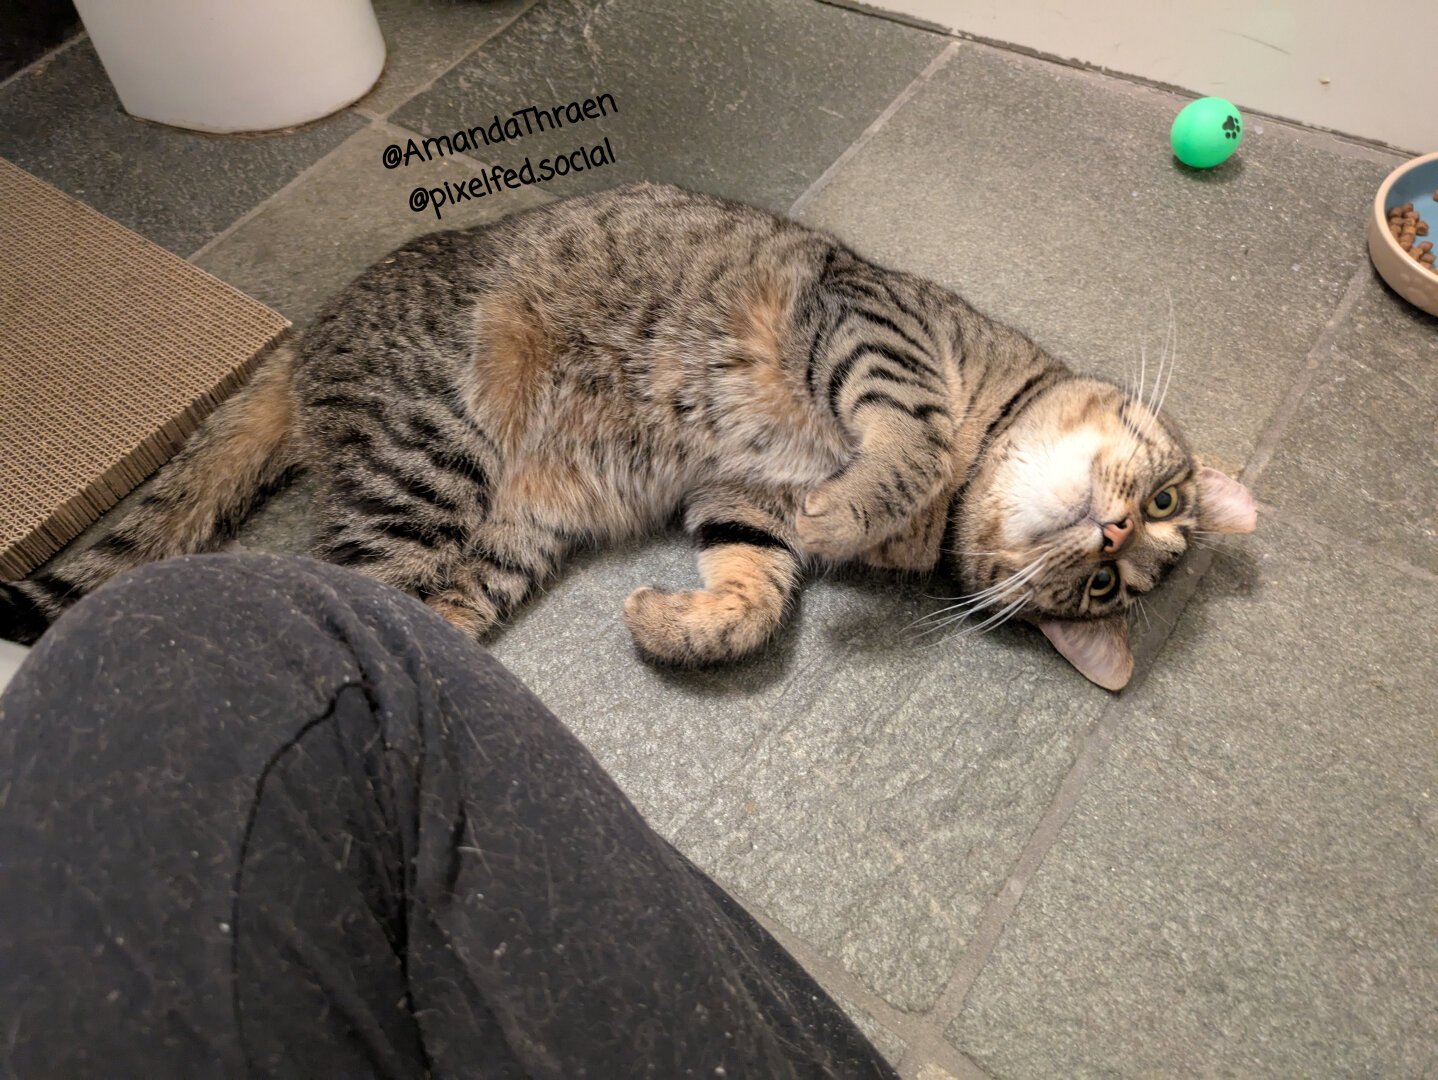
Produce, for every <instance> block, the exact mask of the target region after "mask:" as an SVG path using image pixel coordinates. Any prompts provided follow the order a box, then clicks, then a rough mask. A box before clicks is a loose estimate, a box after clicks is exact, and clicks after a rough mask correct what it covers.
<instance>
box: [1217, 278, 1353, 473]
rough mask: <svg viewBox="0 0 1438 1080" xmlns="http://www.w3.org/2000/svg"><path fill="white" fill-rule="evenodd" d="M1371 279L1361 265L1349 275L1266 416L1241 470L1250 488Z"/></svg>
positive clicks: (1279, 440) (1266, 463)
mask: <svg viewBox="0 0 1438 1080" xmlns="http://www.w3.org/2000/svg"><path fill="white" fill-rule="evenodd" d="M1372 278H1373V271H1372V270H1371V269H1370V268H1369V266H1368V265H1367V264H1366V263H1365V264H1363V265H1362V266H1360V267H1359V268H1358V269H1357V270H1355V271H1354V272H1353V276H1352V277H1351V278H1350V279H1349V280H1348V287H1347V288H1346V289H1345V290H1344V292H1343V296H1342V297H1340V298H1339V301H1338V306H1337V307H1335V308H1334V309H1333V314H1332V315H1330V316H1329V317H1328V321H1327V322H1325V323H1324V324H1323V331H1322V332H1321V333H1320V334H1319V335H1318V340H1317V341H1315V342H1314V343H1313V347H1312V348H1311V349H1309V350H1308V355H1307V357H1305V359H1304V364H1303V367H1302V369H1300V371H1299V372H1298V376H1297V378H1295V379H1294V380H1293V383H1292V384H1291V385H1290V386H1289V388H1288V393H1287V394H1285V395H1284V398H1283V401H1282V402H1280V403H1279V406H1278V408H1277V409H1275V410H1274V412H1273V415H1272V416H1270V417H1269V421H1268V424H1267V426H1266V427H1265V428H1264V430H1263V433H1262V434H1261V435H1259V437H1258V442H1257V443H1256V444H1255V445H1254V447H1253V453H1252V454H1250V455H1249V458H1248V464H1247V465H1245V466H1244V467H1243V476H1242V479H1243V480H1244V481H1246V482H1247V483H1248V484H1250V485H1252V483H1253V480H1254V478H1255V477H1257V476H1258V474H1259V473H1261V472H1262V471H1263V470H1264V468H1265V467H1266V466H1267V465H1268V463H1269V462H1270V461H1271V460H1273V454H1274V451H1275V450H1277V449H1278V444H1279V443H1280V442H1281V441H1282V440H1283V436H1284V435H1286V434H1288V427H1289V425H1290V424H1291V423H1292V422H1293V417H1294V415H1295V414H1296V413H1297V412H1298V407H1299V405H1301V404H1302V403H1303V398H1304V396H1305V395H1306V394H1307V393H1308V390H1309V388H1310V387H1311V386H1312V385H1313V380H1314V378H1316V373H1317V371H1318V369H1319V368H1320V367H1321V366H1322V364H1323V358H1324V357H1325V356H1326V355H1328V354H1329V353H1331V352H1332V351H1333V343H1334V341H1335V340H1336V339H1337V337H1338V329H1339V327H1340V326H1342V324H1343V323H1344V322H1345V321H1346V320H1347V318H1348V316H1349V315H1351V314H1352V313H1353V309H1354V308H1355V307H1357V306H1358V300H1359V298H1360V297H1361V296H1362V294H1363V289H1364V287H1365V286H1366V285H1367V284H1368V283H1369V282H1370V281H1371V280H1372Z"/></svg>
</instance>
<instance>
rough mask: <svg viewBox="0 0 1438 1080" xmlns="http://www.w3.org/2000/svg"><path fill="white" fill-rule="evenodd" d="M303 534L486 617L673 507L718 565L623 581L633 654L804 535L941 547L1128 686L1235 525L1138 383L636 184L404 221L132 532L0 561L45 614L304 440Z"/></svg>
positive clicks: (764, 616) (744, 600)
mask: <svg viewBox="0 0 1438 1080" xmlns="http://www.w3.org/2000/svg"><path fill="white" fill-rule="evenodd" d="M297 467H303V468H305V469H308V470H309V471H311V472H312V473H314V474H316V475H317V477H318V480H319V483H320V494H319V497H318V532H317V540H316V549H315V550H316V554H317V555H318V556H319V557H321V558H324V559H327V560H329V561H331V562H335V563H339V564H342V565H345V566H351V567H354V568H356V569H358V570H361V571H363V572H364V573H366V574H369V575H371V576H373V577H375V578H378V579H379V580H381V581H384V582H388V583H389V584H391V585H394V586H396V587H398V588H400V589H404V590H407V591H408V592H410V593H412V594H413V595H415V596H417V597H419V598H421V599H422V600H423V601H424V602H425V603H427V604H428V605H430V607H432V608H433V609H434V610H435V611H436V612H438V613H439V614H440V615H442V616H443V617H444V618H446V619H447V620H449V621H450V622H451V623H452V624H454V625H455V626H456V627H458V628H460V629H461V630H463V631H464V632H465V633H467V634H472V635H475V636H480V635H482V634H484V633H485V632H486V631H487V630H488V629H489V628H490V627H492V626H493V625H494V624H495V623H496V621H497V620H499V619H501V618H503V617H504V616H505V615H506V613H508V612H510V611H512V610H513V609H514V608H515V606H516V605H518V604H519V603H520V602H521V601H523V600H524V599H525V598H526V597H527V596H529V595H530V594H531V593H533V592H534V591H535V590H536V588H537V587H539V586H540V585H542V584H543V583H544V582H545V581H546V580H547V579H550V578H551V577H552V576H553V575H554V574H555V573H556V572H557V571H558V570H559V568H560V564H561V562H562V561H563V559H564V557H565V555H566V553H567V552H570V551H572V550H574V549H575V548H576V547H578V546H581V545H592V544H602V543H607V542H611V541H614V540H618V539H620V538H622V537H627V536H633V535H635V534H638V533H644V532H647V531H650V530H655V529H658V528H659V527H661V526H663V525H664V524H665V523H666V522H667V521H669V520H671V519H672V518H673V517H674V516H675V515H676V514H682V517H683V522H684V525H685V528H686V529H687V530H688V531H689V532H690V533H691V534H692V535H693V537H694V538H695V541H696V542H697V545H698V549H699V572H700V575H701V577H702V579H703V583H704V587H703V589H700V590H696V591H690V592H666V591H662V590H659V589H654V588H641V589H639V590H637V591H636V592H634V593H632V594H630V596H629V598H628V600H627V601H626V602H625V605H624V615H625V619H626V621H627V623H628V626H629V629H630V631H631V633H632V634H633V636H634V640H635V641H636V642H637V643H638V646H639V648H640V649H641V651H642V652H643V653H645V654H647V655H648V656H650V657H651V658H654V659H656V660H658V661H661V662H667V663H674V664H707V663H712V662H716V661H725V660H732V659H734V658H737V657H740V656H743V655H745V654H746V653H750V652H752V651H754V650H756V649H758V648H760V647H761V646H762V645H764V643H765V642H766V641H767V640H768V639H769V638H770V637H771V636H772V635H773V634H774V632H775V630H776V629H777V628H778V627H779V625H780V623H781V621H782V620H783V618H784V613H785V610H786V608H787V607H788V604H789V600H790V598H791V597H792V596H793V594H794V591H795V589H796V588H797V587H798V584H799V581H800V577H801V573H802V572H803V570H804V569H805V567H806V566H808V565H810V564H813V563H823V562H838V561H844V560H859V561H861V562H864V563H868V564H870V565H873V566H878V567H886V568H893V569H898V570H908V571H930V570H933V569H935V568H936V567H938V566H939V565H940V564H941V563H943V564H946V565H947V567H948V568H949V569H950V570H951V572H952V575H953V576H954V577H955V578H956V579H957V582H958V584H959V587H960V589H961V590H962V591H963V592H964V593H965V594H967V597H968V598H969V599H968V601H967V603H968V607H967V608H965V609H963V610H973V611H978V610H981V609H982V610H985V611H986V612H987V613H988V620H987V621H988V622H995V621H997V620H1000V619H1004V618H1010V617H1020V618H1023V619H1025V620H1027V621H1030V622H1034V623H1036V624H1037V625H1038V627H1039V629H1040V630H1042V631H1043V633H1044V634H1045V635H1046V636H1047V637H1048V639H1049V640H1050V641H1051V642H1053V644H1054V645H1055V646H1056V647H1057V648H1058V649H1059V651H1060V652H1061V653H1062V654H1063V655H1064V656H1066V657H1067V658H1068V659H1069V660H1070V661H1071V662H1072V663H1073V664H1074V665H1075V666H1076V667H1077V668H1078V669H1079V670H1080V671H1081V672H1082V673H1083V674H1084V675H1085V676H1087V677H1088V678H1089V679H1091V680H1093V681H1094V682H1096V683H1098V684H1099V685H1101V686H1105V687H1108V688H1109V689H1118V688H1120V687H1122V686H1123V685H1124V684H1125V683H1126V682H1127V680H1128V678H1129V675H1130V673H1131V671H1132V667H1133V660H1132V656H1131V654H1130V651H1129V648H1128V644H1127V631H1126V622H1125V618H1124V612H1125V610H1126V609H1127V608H1128V607H1129V605H1130V604H1132V603H1133V602H1134V601H1135V599H1136V598H1137V597H1140V596H1143V595H1144V594H1146V593H1148V592H1149V591H1150V590H1151V589H1153V588H1154V586H1155V585H1157V584H1158V582H1159V580H1160V579H1161V578H1162V577H1163V576H1164V574H1165V573H1166V572H1167V571H1168V570H1169V569H1170V568H1171V567H1172V566H1173V565H1174V563H1175V562H1176V561H1177V560H1178V558H1179V556H1180V555H1182V554H1183V552H1184V550H1185V548H1186V547H1187V546H1188V544H1189V542H1190V540H1191V538H1192V537H1193V535H1194V533H1195V531H1197V530H1203V531H1207V532H1247V531H1249V530H1251V529H1253V527H1254V524H1255V513H1254V507H1253V502H1252V500H1251V498H1250V497H1249V494H1248V492H1247V491H1246V490H1245V489H1244V488H1243V486H1242V485H1241V484H1239V483H1238V482H1236V481H1234V480H1232V479H1230V478H1228V477H1227V476H1225V475H1223V474H1222V473H1219V472H1216V471H1215V470H1213V469H1209V468H1205V467H1201V466H1199V465H1197V464H1196V463H1195V462H1194V460H1193V458H1192V457H1191V456H1190V454H1189V452H1188V450H1187V449H1186V448H1185V446H1184V443H1183V442H1182V440H1181V439H1180V437H1179V436H1178V434H1177V433H1176V431H1175V430H1174V427H1173V425H1172V424H1171V423H1170V422H1169V421H1168V420H1167V419H1166V418H1165V417H1164V416H1163V415H1162V414H1161V413H1159V412H1158V411H1156V409H1155V408H1154V407H1151V406H1150V404H1148V403H1147V402H1146V401H1145V400H1143V399H1142V397H1141V395H1138V394H1133V393H1128V392H1125V391H1124V390H1122V389H1120V388H1118V387H1116V386H1114V385H1112V384H1110V383H1108V382H1104V381H1101V380H1098V379H1094V378H1087V377H1084V376H1081V375H1077V374H1075V373H1073V372H1071V371H1070V370H1069V369H1067V368H1066V367H1065V366H1064V365H1062V364H1060V363H1059V362H1057V361H1056V360H1054V359H1052V358H1051V357H1049V356H1047V355H1045V354H1044V352H1043V351H1041V350H1040V349H1039V348H1038V347H1037V346H1036V345H1035V344H1034V343H1033V342H1031V341H1030V340H1028V339H1027V338H1025V337H1024V336H1023V335H1021V334H1019V333H1018V332H1016V331H1014V330H1012V329H1009V328H1008V327H1005V326H1002V325H1000V324H998V323H996V322H993V321H992V320H990V319H988V318H985V317H984V316H982V315H980V314H978V313H977V312H976V311H974V310H973V309H972V308H971V307H969V305H968V304H966V303H965V302H964V301H963V300H962V299H960V298H959V297H958V296H956V295H954V294H953V293H951V292H949V291H947V290H945V289H943V288H940V287H939V286H937V285H935V284H933V283H931V282H928V281H925V280H922V279H920V278H918V277H914V276H912V275H910V274H906V273H901V272H897V271H893V270H886V269H883V268H881V267H879V266H876V265H874V264H873V263H870V262H867V261H865V260H864V259H862V258H860V257H859V256H857V255H855V254H854V253H853V252H851V251H849V250H848V249H847V248H845V247H844V246H843V245H841V244H839V243H838V242H837V241H836V240H835V239H834V238H833V237H831V236H829V235H826V234H824V233H821V232H816V231H814V230H812V229H808V228H805V227H803V226H800V225H798V224H795V223H793V222H791V221H787V220H784V219H781V218H778V217H775V216H773V215H771V214H768V213H765V212H762V211H760V210H756V209H752V208H750V207H746V206H742V205H739V204H736V203H733V202H728V201H725V200H722V199H717V198H711V197H708V196H705V195H698V194H694V193H691V192H688V191H684V190H681V189H678V188H674V187H668V186H661V185H654V184H636V185H632V186H627V187H623V188H620V189H617V190H614V191H609V192H604V193H601V194H595V195H588V196H583V197H578V198H573V199H569V200H566V201H563V202H559V203H555V204H552V205H549V206H546V207H543V208H541V209H537V210H530V211H527V212H525V213H521V214H516V215H514V216H512V217H508V218H505V219H503V220H501V221H499V222H497V223H495V224H492V225H488V226H483V227H480V228H476V229H473V230H467V231H452V232H441V233H436V234H433V235H430V236H426V237H423V238H422V239H419V240H416V241H414V242H412V243H410V244H408V245H406V246H405V247H402V248H400V249H399V250H398V251H396V252H394V254H392V255H391V256H389V257H388V258H386V259H384V260H382V261H381V262H380V263H379V264H378V265H376V266H374V267H372V268H371V269H369V270H368V271H366V272H365V273H364V274H362V275H361V276H360V277H359V278H358V279H357V280H356V281H355V282H354V283H353V284H352V285H350V286H349V287H348V288H347V289H345V290H344V291H343V292H342V293H341V294H340V295H339V296H338V297H337V298H336V299H335V300H334V301H332V302H331V303H330V304H329V305H328V307H327V308H325V310H324V311H323V312H322V313H321V314H320V315H319V317H318V318H317V320H316V321H315V322H314V324H313V325H312V326H311V327H310V328H309V329H308V330H307V331H305V332H304V333H303V335H301V336H297V337H294V338H292V339H289V340H285V341H282V342H281V343H280V344H279V345H277V346H276V347H275V348H274V350H273V352H272V354H271V355H270V356H269V357H268V358H267V359H266V360H265V361H264V362H263V364H262V366H260V367H259V368H258V369H257V371H256V374H255V375H254V377H253V378H252V379H251V381H250V382H249V384H248V385H247V386H246V387H245V389H244V390H243V391H241V392H240V393H239V394H237V395H236V396H235V397H233V398H232V399H231V400H230V401H228V402H227V403H226V404H225V405H223V406H222V407H221V408H219V409H218V410H217V411H216V412H215V413H214V414H213V415H212V416H211V417H210V419H209V420H208V421H207V422H206V423H205V424H204V425H203V426H202V427H201V429H200V430H199V431H198V432H197V433H196V434H195V435H194V436H193V437H192V438H191V439H190V441H189V442H188V443H187V444H186V446H185V447H184V448H183V449H182V450H181V452H180V453H179V454H178V455H177V456H176V457H175V458H174V459H173V460H172V461H171V463H170V464H169V465H168V466H167V467H166V468H165V469H163V470H162V471H161V472H160V474H159V476H158V477H157V479H156V481H155V483H154V484H153V485H152V487H151V489H150V490H149V492H148V493H147V494H146V495H145V496H144V498H143V499H142V500H140V502H139V503H138V505H137V506H136V508H135V509H134V510H133V511H132V512H131V513H130V514H128V515H127V516H125V517H124V518H123V519H122V520H121V521H120V523H119V524H118V526H117V527H115V528H114V529H113V530H112V531H111V532H110V533H109V534H108V535H107V536H105V537H104V538H103V539H102V540H100V541H99V542H98V543H97V544H95V545H94V546H93V547H92V548H90V549H89V550H88V551H87V552H85V553H83V554H82V555H80V556H78V557H77V558H75V559H73V560H71V561H70V562H69V563H68V564H66V565H62V566H60V567H59V568H58V569H54V570H51V571H48V572H45V573H40V574H38V575H36V576H34V577H32V578H31V579H29V580H28V581H25V582H23V583H20V584H16V585H4V586H0V634H3V636H6V637H11V638H15V639H18V640H22V641H24V640H32V639H34V638H36V637H37V636H39V634H40V633H41V632H42V631H43V630H44V629H45V627H46V625H47V624H48V623H49V622H50V620H51V619H53V618H54V617H55V616H56V615H57V614H58V613H59V612H60V611H61V610H62V609H63V608H65V607H66V606H67V605H68V604H70V603H71V602H72V601H74V600H75V599H76V598H78V597H80V596H82V595H84V594H85V593H87V592H89V591H90V590H92V589H94V588H95V587H97V586H98V585H100V584H102V583H103V582H104V581H106V580H107V579H109V578H110V577H112V576H114V575H115V574H117V573H119V572H121V571H123V570H125V569H127V568H129V567H133V566H136V565H138V564H140V563H143V562H147V561H150V560H154V559H161V558H165V557H167V556H172V555H177V554H181V553H186V552H196V551H202V550H206V549H210V548H213V547H215V546H217V545H218V544H219V543H220V542H222V540H223V539H224V537H225V535H226V533H227V531H229V530H230V529H231V528H232V527H233V526H234V525H236V524H237V523H238V522H240V521H241V520H242V519H243V518H244V516H245V514H246V513H247V512H248V511H249V509H250V508H251V507H252V505H253V504H254V503H255V501H256V499H258V498H259V497H260V496H261V495H262V494H263V493H264V492H266V491H267V490H268V489H271V488H273V487H274V486H275V485H277V484H279V483H280V482H281V481H282V480H283V479H284V478H285V476H286V475H287V474H288V473H289V472H290V471H291V470H292V469H294V468H297Z"/></svg>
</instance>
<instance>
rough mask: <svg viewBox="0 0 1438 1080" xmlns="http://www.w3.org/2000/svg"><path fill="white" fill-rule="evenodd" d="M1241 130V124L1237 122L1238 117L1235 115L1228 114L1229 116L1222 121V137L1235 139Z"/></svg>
mask: <svg viewBox="0 0 1438 1080" xmlns="http://www.w3.org/2000/svg"><path fill="white" fill-rule="evenodd" d="M1242 131H1243V125H1242V124H1241V123H1239V120H1238V117H1236V116H1229V118H1228V119H1227V120H1225V121H1224V122H1223V135H1224V138H1227V139H1236V138H1238V136H1239V134H1240V133H1241V132H1242Z"/></svg>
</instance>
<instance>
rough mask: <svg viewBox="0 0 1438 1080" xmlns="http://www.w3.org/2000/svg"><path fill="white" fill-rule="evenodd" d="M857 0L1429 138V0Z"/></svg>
mask: <svg viewBox="0 0 1438 1080" xmlns="http://www.w3.org/2000/svg"><path fill="white" fill-rule="evenodd" d="M861 2H862V6H865V7H869V8H873V9H878V10H886V11H892V12H895V13H899V14H903V15H908V16H911V17H913V18H916V19H921V20H923V21H925V22H930V23H936V24H938V25H940V26H943V27H944V28H946V29H949V30H955V31H958V32H960V33H966V34H973V35H975V36H976V37H983V38H990V39H992V40H994V41H1000V42H1006V43H1009V44H1013V45H1021V46H1024V47H1025V48H1029V49H1036V50H1038V51H1039V52H1043V53H1047V54H1049V55H1052V56H1057V57H1061V58H1063V59H1066V60H1077V61H1079V62H1081V63H1084V64H1090V65H1094V66H1096V67H1103V68H1108V69H1110V70H1112V71H1117V72H1122V73H1124V74H1127V75H1140V76H1143V77H1144V78H1147V79H1155V80H1158V81H1160V82H1165V83H1171V84H1173V85H1174V86H1181V87H1183V88H1185V89H1188V90H1192V91H1195V92H1197V93H1201V94H1217V95H1218V96H1220V97H1226V98H1228V99H1229V100H1230V101H1232V102H1234V103H1235V104H1236V105H1239V106H1240V107H1242V108H1248V109H1254V110H1257V111H1259V112H1265V113H1270V114H1272V115H1274V116H1281V117H1286V118H1288V119H1291V120H1300V121H1303V122H1304V123H1307V124H1316V125H1318V126H1320V127H1326V128H1332V129H1333V130H1335V131H1342V132H1346V133H1348V134H1350V135H1358V136H1362V137H1364V138H1368V139H1377V140H1379V141H1381V142H1386V143H1391V144H1392V145H1394V146H1397V147H1402V148H1406V149H1409V150H1413V151H1418V152H1427V151H1432V150H1438V63H1435V56H1438V52H1435V47H1438V2H1435V0H1202V2H1188V3H1177V2H1174V0H861ZM1324 80H1327V81H1326V82H1325V81H1324Z"/></svg>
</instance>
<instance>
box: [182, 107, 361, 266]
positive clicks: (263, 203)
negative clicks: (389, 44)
mask: <svg viewBox="0 0 1438 1080" xmlns="http://www.w3.org/2000/svg"><path fill="white" fill-rule="evenodd" d="M344 111H345V112H348V110H344ZM336 115H339V114H336ZM370 126H371V125H369V124H366V125H365V126H364V127H362V128H360V129H358V130H357V131H352V132H350V133H349V134H348V135H346V136H345V137H344V138H343V139H341V140H340V141H339V142H338V143H336V144H335V145H334V146H332V147H330V148H329V149H328V150H326V151H325V152H324V153H323V154H321V155H320V156H319V157H317V158H315V160H314V161H311V162H310V163H309V164H308V165H306V166H305V167H304V168H303V169H301V170H300V171H299V172H297V173H295V175H294V176H292V177H290V178H289V180H287V181H285V183H284V184H282V185H281V186H280V187H277V188H276V189H275V190H274V191H272V192H270V193H269V194H268V195H266V196H265V197H264V198H263V199H261V200H260V201H259V202H257V203H255V205H254V206H252V207H250V208H249V209H248V210H246V211H245V212H244V213H243V214H241V215H240V216H239V217H237V218H235V220H234V221H232V222H230V223H229V224H228V225H226V226H225V227H224V228H223V229H221V230H220V231H219V232H217V233H215V235H214V236H212V237H210V238H209V239H208V240H206V241H205V242H204V243H203V244H201V245H200V246H199V247H198V248H196V249H195V250H194V251H193V252H191V253H190V254H189V255H188V256H186V260H185V261H186V262H194V261H195V260H196V259H198V258H200V257H201V256H202V255H208V254H209V253H210V250H211V249H212V248H214V247H216V246H217V245H219V244H220V243H222V242H223V241H225V240H228V239H229V238H230V237H231V236H233V235H234V234H235V232H236V231H238V230H239V229H240V228H241V227H243V226H244V225H246V224H248V223H249V222H251V221H253V220H254V219H255V218H256V217H258V216H259V214H260V213H261V212H262V211H263V210H264V209H265V208H266V207H267V206H269V205H270V203H272V202H274V201H275V200H276V199H278V198H279V197H280V196H281V195H283V194H285V192H287V191H289V190H290V189H291V188H294V187H295V186H297V185H298V184H299V183H300V182H301V181H303V180H305V179H306V178H307V177H308V176H309V175H310V174H311V173H313V172H314V171H315V170H316V169H318V168H319V167H320V166H321V165H323V164H324V163H325V162H327V161H329V159H330V158H332V157H334V156H335V155H336V154H338V153H339V152H340V151H341V150H343V149H344V148H345V147H346V146H348V145H349V144H350V140H352V139H354V138H356V137H358V136H360V135H363V134H364V133H365V132H366V131H368V130H369V128H370Z"/></svg>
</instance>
